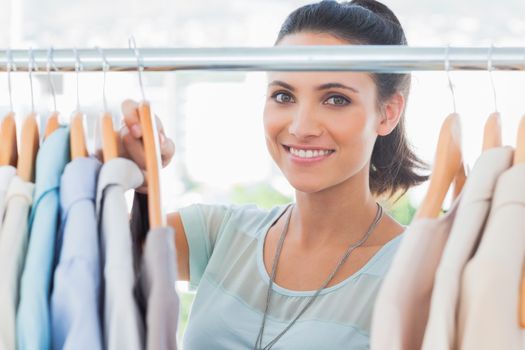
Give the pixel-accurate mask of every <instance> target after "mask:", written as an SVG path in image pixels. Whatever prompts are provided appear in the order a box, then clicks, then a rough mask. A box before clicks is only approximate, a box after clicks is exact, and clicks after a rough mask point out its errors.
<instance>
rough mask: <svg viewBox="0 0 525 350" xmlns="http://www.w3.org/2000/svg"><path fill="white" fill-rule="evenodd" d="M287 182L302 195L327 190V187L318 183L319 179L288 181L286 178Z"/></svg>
mask: <svg viewBox="0 0 525 350" xmlns="http://www.w3.org/2000/svg"><path fill="white" fill-rule="evenodd" d="M288 182H289V183H290V185H292V187H293V188H294V189H295V190H296V191H298V192H303V193H316V192H320V191H322V190H324V189H326V188H327V186H323V184H322V183H320V181H319V179H290V178H288Z"/></svg>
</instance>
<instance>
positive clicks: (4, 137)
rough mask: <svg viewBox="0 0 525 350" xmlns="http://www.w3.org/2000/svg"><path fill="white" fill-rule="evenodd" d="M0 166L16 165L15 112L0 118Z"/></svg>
mask: <svg viewBox="0 0 525 350" xmlns="http://www.w3.org/2000/svg"><path fill="white" fill-rule="evenodd" d="M0 140H1V141H0V166H2V165H12V166H16V163H17V160H18V150H17V148H16V123H15V113H14V112H9V113H7V115H6V116H5V117H4V119H3V120H2V126H1V127H0Z"/></svg>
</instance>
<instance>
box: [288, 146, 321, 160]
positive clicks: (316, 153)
mask: <svg viewBox="0 0 525 350" xmlns="http://www.w3.org/2000/svg"><path fill="white" fill-rule="evenodd" d="M290 153H292V154H293V155H295V156H297V157H301V158H314V157H323V156H327V155H329V154H330V151H328V150H311V149H309V150H307V151H305V150H303V149H295V148H292V147H290Z"/></svg>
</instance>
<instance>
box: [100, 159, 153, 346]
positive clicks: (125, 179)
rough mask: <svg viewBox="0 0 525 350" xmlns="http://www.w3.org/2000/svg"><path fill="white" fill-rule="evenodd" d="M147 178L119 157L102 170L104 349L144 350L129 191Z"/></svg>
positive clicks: (101, 243) (101, 240)
mask: <svg viewBox="0 0 525 350" xmlns="http://www.w3.org/2000/svg"><path fill="white" fill-rule="evenodd" d="M143 182H144V176H143V175H142V172H141V171H140V169H139V168H138V166H137V165H136V164H135V163H133V162H132V161H130V160H127V159H124V158H115V159H112V160H110V161H109V162H107V163H105V164H104V165H103V166H102V169H101V170H100V174H99V179H98V186H97V213H98V215H97V216H98V225H99V226H98V227H99V234H100V248H101V259H102V266H103V267H104V268H103V279H102V292H103V293H102V294H103V295H104V298H103V300H102V303H103V316H104V317H103V330H104V337H103V338H104V348H105V349H107V350H120V349H127V350H140V349H143V348H144V345H145V330H144V324H143V322H142V319H141V316H140V314H139V309H138V305H137V303H136V302H135V296H134V287H135V272H134V264H133V256H132V254H130V252H132V251H133V240H132V237H131V230H130V226H129V217H128V208H127V204H126V199H125V196H124V194H125V192H126V191H127V190H130V189H135V188H137V187H139V186H140V185H142V183H143Z"/></svg>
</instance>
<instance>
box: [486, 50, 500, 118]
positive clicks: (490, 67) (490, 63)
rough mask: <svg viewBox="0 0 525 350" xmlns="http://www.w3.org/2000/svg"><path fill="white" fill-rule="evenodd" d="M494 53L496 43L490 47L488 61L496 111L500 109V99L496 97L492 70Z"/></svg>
mask: <svg viewBox="0 0 525 350" xmlns="http://www.w3.org/2000/svg"><path fill="white" fill-rule="evenodd" d="M493 53H494V45H493V44H490V48H489V59H488V62H487V70H488V71H489V77H490V85H491V86H492V94H493V96H494V111H495V112H497V111H498V100H497V98H496V86H495V85H494V77H493V76H492V71H493V70H494V66H493V64H492V54H493Z"/></svg>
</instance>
